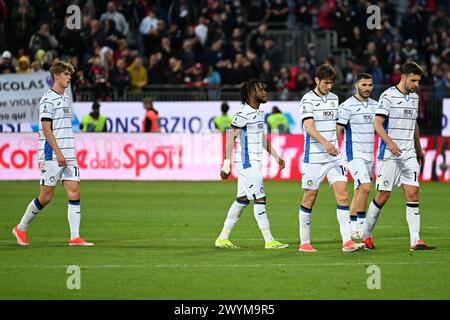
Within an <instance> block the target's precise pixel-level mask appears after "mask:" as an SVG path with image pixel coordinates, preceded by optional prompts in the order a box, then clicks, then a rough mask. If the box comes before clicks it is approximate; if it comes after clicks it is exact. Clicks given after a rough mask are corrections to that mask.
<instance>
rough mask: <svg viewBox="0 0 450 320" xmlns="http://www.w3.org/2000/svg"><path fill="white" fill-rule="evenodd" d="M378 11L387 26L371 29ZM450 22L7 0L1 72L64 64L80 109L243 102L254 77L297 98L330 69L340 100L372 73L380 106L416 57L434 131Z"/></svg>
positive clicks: (425, 7) (298, 8)
mask: <svg viewBox="0 0 450 320" xmlns="http://www.w3.org/2000/svg"><path fill="white" fill-rule="evenodd" d="M69 4H76V5H78V6H79V7H80V8H81V11H82V26H81V30H70V29H68V28H67V27H66V24H65V19H67V16H66V15H67V14H66V8H67V6H68V5H69ZM371 4H376V5H378V6H379V7H380V9H381V24H380V28H379V29H374V30H369V29H368V28H367V26H366V23H367V19H368V17H369V16H370V13H367V7H368V6H369V5H371ZM449 16H450V2H448V1H446V0H398V1H388V0H385V1H371V2H369V1H367V0H320V1H312V0H265V1H254V0H221V1H218V0H201V1H191V0H173V1H169V0H166V1H165V0H116V1H106V0H99V1H93V0H78V1H63V0H54V1H45V0H18V1H5V0H0V52H1V53H2V56H1V60H0V73H8V72H36V71H39V70H48V69H49V66H50V65H51V62H52V61H53V60H54V59H57V58H59V59H64V60H67V61H69V62H71V63H72V64H73V65H74V66H75V67H76V70H77V71H76V74H75V75H74V77H73V81H72V86H73V89H74V90H73V91H74V99H75V100H77V101H94V100H95V99H101V100H106V101H108V100H114V101H119V100H123V101H142V99H143V98H144V97H145V96H146V95H148V94H149V93H151V96H152V97H154V98H155V99H157V100H174V101H180V100H239V90H238V88H239V84H240V83H241V82H242V81H244V80H245V79H247V78H249V77H257V78H261V79H263V80H264V81H265V82H266V83H267V84H268V87H269V90H270V99H273V100H296V99H299V97H300V96H302V95H303V94H304V93H305V92H306V91H308V90H309V89H310V88H311V86H312V85H313V70H314V67H315V66H317V65H318V64H320V63H322V62H324V61H327V62H329V63H331V64H333V65H334V66H335V68H336V69H337V71H338V80H337V83H336V87H335V89H334V91H335V92H336V93H337V94H338V95H339V96H341V97H342V98H344V97H345V96H348V94H349V92H350V91H351V86H350V84H351V83H352V81H353V78H354V76H355V75H356V74H357V73H359V72H368V73H370V74H372V76H373V77H374V82H375V85H376V90H375V91H374V96H375V98H376V97H377V96H376V95H377V94H379V93H380V92H382V90H383V89H384V88H385V87H387V86H389V85H391V84H394V83H396V82H397V81H398V78H399V72H398V70H399V66H400V65H401V64H402V63H404V62H405V61H407V60H410V59H412V60H416V61H418V62H419V63H420V64H421V65H422V66H423V67H424V68H425V70H426V74H425V76H424V77H423V79H422V81H421V84H422V91H421V99H422V104H421V105H422V110H421V116H420V120H419V121H420V123H421V127H422V132H423V133H424V134H433V130H436V132H439V128H438V127H439V122H440V119H441V114H440V111H439V110H440V109H441V108H440V106H441V105H442V98H443V97H445V96H449V93H450V34H449V32H450V18H449ZM19 61H22V63H23V64H24V63H28V66H27V67H26V68H25V69H21V67H20V66H19V64H20V62H19Z"/></svg>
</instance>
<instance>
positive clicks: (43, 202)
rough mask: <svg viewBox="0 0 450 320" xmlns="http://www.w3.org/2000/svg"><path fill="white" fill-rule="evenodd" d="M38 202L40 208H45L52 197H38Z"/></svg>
mask: <svg viewBox="0 0 450 320" xmlns="http://www.w3.org/2000/svg"><path fill="white" fill-rule="evenodd" d="M38 201H39V203H40V205H41V206H43V207H45V206H46V205H48V204H49V203H50V201H52V197H51V196H49V195H40V196H39V197H38Z"/></svg>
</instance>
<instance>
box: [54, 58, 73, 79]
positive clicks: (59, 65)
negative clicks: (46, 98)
mask: <svg viewBox="0 0 450 320" xmlns="http://www.w3.org/2000/svg"><path fill="white" fill-rule="evenodd" d="M66 71H67V72H69V73H70V74H73V73H74V72H75V68H74V67H73V65H71V64H70V63H68V62H64V61H61V60H55V61H54V62H53V63H52V66H51V67H50V75H51V76H52V79H53V80H55V74H60V73H63V72H66Z"/></svg>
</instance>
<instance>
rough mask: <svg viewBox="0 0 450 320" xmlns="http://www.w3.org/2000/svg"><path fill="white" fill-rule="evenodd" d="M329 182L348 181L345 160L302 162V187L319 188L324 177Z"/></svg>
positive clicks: (308, 188)
mask: <svg viewBox="0 0 450 320" xmlns="http://www.w3.org/2000/svg"><path fill="white" fill-rule="evenodd" d="M325 177H327V179H328V183H329V184H330V185H332V184H333V183H335V182H338V181H343V182H347V168H346V166H345V164H344V163H343V162H339V161H333V162H330V163H302V189H306V190H318V189H319V187H320V184H321V183H322V181H323V179H325Z"/></svg>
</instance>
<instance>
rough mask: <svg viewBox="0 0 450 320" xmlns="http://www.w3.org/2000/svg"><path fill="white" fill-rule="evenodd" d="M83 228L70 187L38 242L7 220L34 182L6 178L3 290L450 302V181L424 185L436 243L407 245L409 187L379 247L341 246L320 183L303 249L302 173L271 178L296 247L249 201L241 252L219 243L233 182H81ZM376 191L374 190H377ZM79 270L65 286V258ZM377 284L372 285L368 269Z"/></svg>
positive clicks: (75, 295) (281, 218) (35, 230)
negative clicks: (73, 214) (269, 241)
mask: <svg viewBox="0 0 450 320" xmlns="http://www.w3.org/2000/svg"><path fill="white" fill-rule="evenodd" d="M81 190H82V198H81V204H82V214H83V218H82V223H81V235H82V236H83V237H84V238H86V240H91V241H94V242H95V243H96V246H95V247H90V248H86V247H84V248H83V247H68V246H67V245H66V241H67V238H68V234H69V227H68V223H67V206H66V203H67V201H66V198H65V194H64V191H63V190H62V188H61V187H58V189H57V190H56V194H55V198H54V200H53V202H52V203H51V204H50V205H49V206H48V207H47V208H45V210H44V211H43V212H42V213H40V215H39V216H38V217H37V219H35V221H33V224H32V225H31V227H30V229H29V232H28V238H29V240H30V243H31V246H29V247H20V246H18V245H17V244H16V242H15V239H14V238H13V236H12V234H11V229H12V228H13V226H14V225H15V224H17V222H18V221H19V220H20V218H21V216H22V214H23V211H24V210H25V207H26V206H27V204H28V203H29V201H30V200H31V199H32V197H33V196H35V195H36V193H37V191H38V183H37V182H35V181H33V182H31V181H27V182H1V183H0V211H1V214H0V228H1V229H0V283H1V286H0V299H289V300H297V299H449V298H450V273H449V272H448V270H449V265H450V241H449V240H450V214H449V213H450V211H449V207H450V200H449V199H450V184H438V183H423V184H422V186H421V194H420V197H421V217H422V232H421V235H422V238H423V239H424V240H425V241H426V242H427V243H428V244H429V245H435V246H437V247H438V249H437V250H436V251H433V252H411V251H410V250H409V236H408V234H409V233H408V227H407V224H406V218H405V207H404V201H403V194H402V192H401V190H399V189H398V190H395V192H393V194H392V196H391V199H390V201H389V203H388V204H387V205H386V206H385V207H384V208H383V211H382V213H381V217H380V219H379V221H378V225H377V228H376V229H375V233H374V243H375V245H376V246H377V249H376V250H373V251H368V250H365V251H361V252H357V253H343V252H341V251H340V236H339V229H338V223H337V219H336V213H335V204H334V200H333V196H332V193H331V190H330V188H329V187H328V185H326V184H323V185H322V188H321V190H320V192H319V197H318V199H317V202H316V206H315V208H314V211H313V220H312V231H311V232H312V242H313V245H315V247H316V249H317V250H318V252H317V253H316V254H306V253H300V252H298V251H297V248H298V208H299V201H300V198H301V190H300V185H299V183H298V182H274V181H266V192H267V196H268V205H267V212H268V215H269V219H270V222H271V226H272V233H273V234H274V236H275V237H276V238H277V239H279V240H283V241H286V242H288V243H289V244H290V245H291V246H290V247H289V248H288V249H285V250H273V251H270V250H265V249H263V247H264V243H263V240H262V236H261V234H260V232H259V229H258V227H257V225H256V222H255V220H254V218H253V209H252V206H251V205H250V206H249V207H248V208H247V209H246V210H245V211H244V214H243V216H242V218H241V220H240V221H239V223H238V225H237V226H236V228H235V230H234V231H233V233H232V237H231V239H232V240H233V241H234V243H235V244H236V245H239V246H241V248H240V249H237V250H223V249H222V250H219V249H214V248H213V245H214V240H215V238H216V237H217V235H218V234H219V232H220V230H221V228H222V224H223V222H224V219H225V216H226V212H227V210H228V207H229V205H230V204H231V202H232V201H233V199H234V196H235V190H236V182H235V181H226V182H87V181H84V182H82V185H81ZM371 198H372V196H371ZM69 265H77V266H79V267H80V268H81V289H80V290H69V289H67V286H66V281H67V279H68V277H69V276H70V274H68V273H67V266H69ZM370 265H376V266H378V267H379V268H380V275H381V289H372V290H370V289H368V287H367V280H368V277H370V276H371V274H368V273H367V267H368V266H370Z"/></svg>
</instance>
